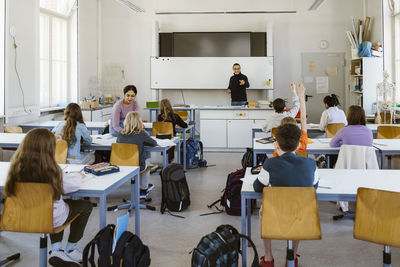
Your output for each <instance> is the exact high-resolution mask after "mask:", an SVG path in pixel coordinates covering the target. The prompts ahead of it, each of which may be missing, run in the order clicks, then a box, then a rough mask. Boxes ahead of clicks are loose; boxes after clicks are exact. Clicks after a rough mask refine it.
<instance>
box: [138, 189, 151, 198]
mask: <svg viewBox="0 0 400 267" xmlns="http://www.w3.org/2000/svg"><path fill="white" fill-rule="evenodd" d="M148 194H149V193H148V192H147V190H146V189H140V199H144V198H147V195H148Z"/></svg>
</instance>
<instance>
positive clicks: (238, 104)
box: [231, 101, 247, 106]
mask: <svg viewBox="0 0 400 267" xmlns="http://www.w3.org/2000/svg"><path fill="white" fill-rule="evenodd" d="M231 105H232V106H244V105H247V101H232V103H231Z"/></svg>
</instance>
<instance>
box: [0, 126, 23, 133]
mask: <svg viewBox="0 0 400 267" xmlns="http://www.w3.org/2000/svg"><path fill="white" fill-rule="evenodd" d="M4 133H23V131H22V128H21V127H19V126H4Z"/></svg>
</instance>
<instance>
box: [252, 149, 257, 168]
mask: <svg viewBox="0 0 400 267" xmlns="http://www.w3.org/2000/svg"><path fill="white" fill-rule="evenodd" d="M255 166H257V152H255V151H254V150H253V167H255Z"/></svg>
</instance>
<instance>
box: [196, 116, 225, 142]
mask: <svg viewBox="0 0 400 267" xmlns="http://www.w3.org/2000/svg"><path fill="white" fill-rule="evenodd" d="M200 138H201V141H202V142H203V145H204V147H206V148H226V120H200Z"/></svg>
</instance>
